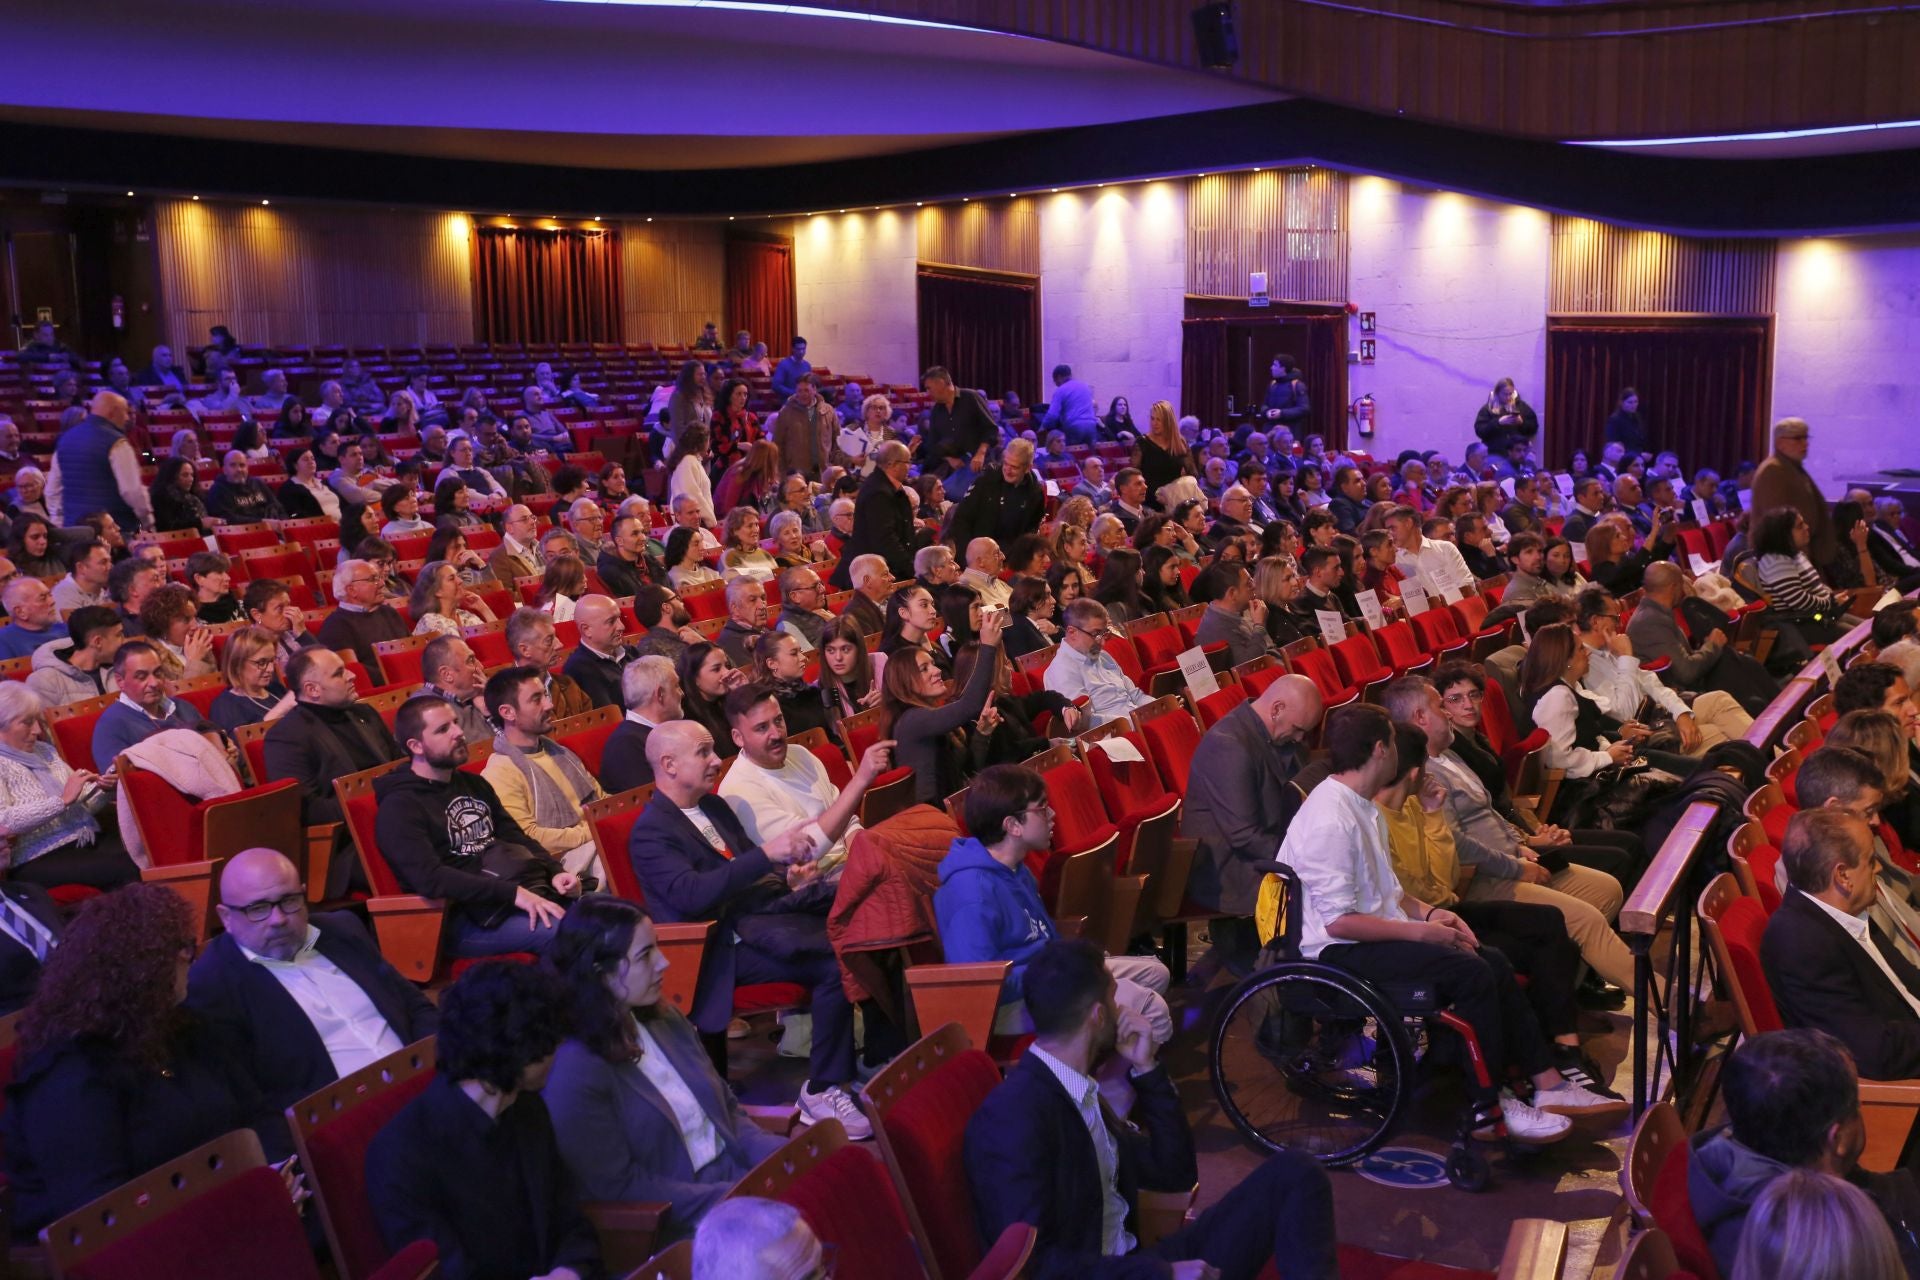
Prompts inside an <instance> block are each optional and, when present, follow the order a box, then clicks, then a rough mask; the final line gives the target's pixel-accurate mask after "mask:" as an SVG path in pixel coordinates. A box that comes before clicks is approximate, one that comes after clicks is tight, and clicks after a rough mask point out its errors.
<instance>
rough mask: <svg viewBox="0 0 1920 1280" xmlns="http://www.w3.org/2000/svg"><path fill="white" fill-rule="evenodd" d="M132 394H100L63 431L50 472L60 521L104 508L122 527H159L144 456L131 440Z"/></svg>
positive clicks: (50, 502) (50, 492) (51, 499)
mask: <svg viewBox="0 0 1920 1280" xmlns="http://www.w3.org/2000/svg"><path fill="white" fill-rule="evenodd" d="M127 414H128V409H127V401H126V397H125V396H122V395H120V394H118V393H117V392H113V391H100V392H96V393H95V394H94V397H93V400H92V402H91V403H89V404H88V406H87V416H86V417H85V418H83V419H81V420H80V421H79V422H76V423H75V424H74V425H72V426H71V427H68V428H67V429H66V430H65V431H62V432H61V433H60V439H59V441H58V442H57V443H56V444H55V445H54V447H53V466H52V467H51V468H49V470H48V474H47V492H46V498H47V513H48V514H49V515H51V516H52V517H53V523H54V524H55V525H56V526H64V525H70V524H79V523H80V522H81V521H82V520H85V519H86V518H87V517H88V516H90V515H93V514H94V513H95V512H98V511H105V512H106V513H108V514H109V515H111V516H112V517H113V520H114V523H115V524H117V525H119V526H120V527H121V528H122V529H151V528H153V501H152V499H151V498H149V497H148V496H147V487H146V486H145V485H144V484H142V483H141V482H140V458H139V455H137V454H136V453H135V452H134V451H133V445H132V444H130V443H128V441H127Z"/></svg>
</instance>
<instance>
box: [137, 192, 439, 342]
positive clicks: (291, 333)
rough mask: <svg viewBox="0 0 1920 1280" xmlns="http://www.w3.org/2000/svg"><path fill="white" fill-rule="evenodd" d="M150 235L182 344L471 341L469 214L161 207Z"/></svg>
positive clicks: (180, 203) (170, 322) (172, 331)
mask: <svg viewBox="0 0 1920 1280" xmlns="http://www.w3.org/2000/svg"><path fill="white" fill-rule="evenodd" d="M153 234H154V241H155V248H156V252H157V255H158V257H159V262H160V282H161V297H162V310H163V312H164V319H165V332H166V334H167V336H168V338H169V340H171V341H172V342H174V343H176V344H197V343H200V342H204V341H205V340H206V333H207V329H208V326H210V325H214V324H225V325H228V326H229V327H230V328H232V329H233V331H234V332H235V333H236V334H238V335H239V336H240V338H241V340H242V341H244V342H249V343H268V344H293V345H299V344H306V343H348V344H360V345H367V346H375V345H384V346H411V345H418V344H422V343H428V342H453V343H459V342H471V341H472V340H473V282H472V275H471V272H472V227H471V224H470V223H469V221H468V219H467V217H466V215H464V214H459V213H432V212H421V211H413V210H387V211H382V210H368V209H350V208H334V207H331V206H329V207H324V208H323V207H315V206H305V207H302V206H284V207H269V206H262V205H252V204H227V203H221V202H215V201H192V200H159V201H156V202H155V205H154V230H153Z"/></svg>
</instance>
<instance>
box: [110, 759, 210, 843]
mask: <svg viewBox="0 0 1920 1280" xmlns="http://www.w3.org/2000/svg"><path fill="white" fill-rule="evenodd" d="M120 785H121V786H123V787H125V788H126V789H127V790H126V795H127V800H128V802H129V803H131V804H132V805H133V812H134V816H135V817H136V818H137V819H138V820H139V823H140V835H141V837H142V838H143V839H144V840H145V841H146V842H147V854H148V856H149V857H150V858H152V860H153V864H154V865H155V866H157V867H177V866H182V865H184V864H186V863H189V862H194V861H197V860H198V859H199V850H200V847H201V842H200V840H199V838H198V837H199V834H200V830H201V815H200V813H199V810H198V807H197V806H196V805H195V804H194V803H193V801H192V800H189V799H188V798H187V797H186V796H183V795H181V794H180V793H179V792H178V791H175V790H174V789H173V787H172V786H171V785H170V784H169V783H168V782H167V780H166V779H165V778H163V777H161V776H160V775H159V774H157V773H149V772H147V770H145V769H128V770H127V771H126V772H125V773H124V774H123V775H122V776H121V779H120Z"/></svg>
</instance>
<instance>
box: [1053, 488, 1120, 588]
mask: <svg viewBox="0 0 1920 1280" xmlns="http://www.w3.org/2000/svg"><path fill="white" fill-rule="evenodd" d="M1079 501H1082V502H1084V501H1085V499H1084V498H1082V499H1079ZM1116 523H1117V522H1116ZM1092 554H1093V544H1092V543H1091V542H1089V541H1088V540H1087V531H1086V530H1085V529H1083V528H1081V527H1080V526H1079V525H1077V524H1068V523H1066V522H1065V521H1062V522H1061V523H1060V526H1059V528H1057V529H1055V530H1054V533H1053V563H1054V564H1063V565H1066V566H1067V569H1068V571H1069V572H1071V573H1072V574H1073V575H1074V576H1075V577H1077V578H1079V579H1080V588H1081V590H1082V591H1085V590H1086V589H1087V588H1089V587H1091V586H1093V584H1094V582H1095V581H1096V580H1097V579H1095V577H1094V574H1093V570H1092V568H1090V567H1089V566H1088V564H1087V561H1088V559H1089V558H1091V556H1092Z"/></svg>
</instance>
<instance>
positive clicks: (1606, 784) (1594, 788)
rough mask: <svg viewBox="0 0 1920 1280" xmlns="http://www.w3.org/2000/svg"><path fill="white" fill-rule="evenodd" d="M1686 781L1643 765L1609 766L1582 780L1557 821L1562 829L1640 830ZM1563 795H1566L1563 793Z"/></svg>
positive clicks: (1560, 805) (1656, 768)
mask: <svg viewBox="0 0 1920 1280" xmlns="http://www.w3.org/2000/svg"><path fill="white" fill-rule="evenodd" d="M1684 782H1685V779H1683V778H1681V777H1680V776H1679V775H1678V774H1675V773H1669V772H1668V771H1667V770H1665V769H1661V768H1658V767H1657V766H1654V765H1651V764H1647V763H1645V762H1639V763H1630V764H1624V765H1609V766H1607V767H1606V768H1604V769H1602V770H1600V771H1599V772H1598V773H1595V774H1594V775H1593V776H1591V777H1589V778H1583V779H1581V785H1580V786H1578V787H1576V788H1574V789H1573V791H1572V794H1571V795H1570V796H1569V798H1568V799H1567V800H1566V801H1565V802H1564V803H1563V804H1557V805H1555V806H1554V807H1555V808H1556V809H1559V810H1561V816H1560V818H1559V819H1558V821H1559V822H1560V825H1562V826H1565V827H1597V828H1599V829H1600V830H1602V831H1624V830H1631V829H1633V828H1637V827H1639V826H1640V825H1641V824H1642V823H1643V822H1644V821H1645V820H1646V817H1647V813H1648V811H1649V810H1651V809H1652V808H1653V806H1654V805H1656V804H1658V803H1659V802H1660V801H1661V800H1662V799H1664V798H1665V797H1667V796H1669V795H1671V794H1673V793H1674V792H1675V791H1678V790H1679V789H1680V787H1681V786H1682V785H1683V784H1684ZM1562 794H1563V795H1565V794H1567V793H1566V792H1565V791H1563V792H1562Z"/></svg>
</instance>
